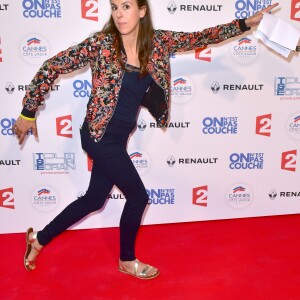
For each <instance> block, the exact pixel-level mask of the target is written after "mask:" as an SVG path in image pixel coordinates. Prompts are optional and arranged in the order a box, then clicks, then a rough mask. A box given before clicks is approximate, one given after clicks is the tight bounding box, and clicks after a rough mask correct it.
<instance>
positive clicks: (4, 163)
mask: <svg viewBox="0 0 300 300" xmlns="http://www.w3.org/2000/svg"><path fill="white" fill-rule="evenodd" d="M20 161H21V160H20V159H5V160H1V159H0V166H19V165H20Z"/></svg>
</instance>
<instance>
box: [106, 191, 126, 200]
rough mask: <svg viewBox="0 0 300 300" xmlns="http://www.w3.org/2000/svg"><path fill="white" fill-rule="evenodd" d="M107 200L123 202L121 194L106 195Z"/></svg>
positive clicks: (123, 198)
mask: <svg viewBox="0 0 300 300" xmlns="http://www.w3.org/2000/svg"><path fill="white" fill-rule="evenodd" d="M107 199H114V200H125V197H124V195H123V194H122V193H111V194H109V195H108V197H107Z"/></svg>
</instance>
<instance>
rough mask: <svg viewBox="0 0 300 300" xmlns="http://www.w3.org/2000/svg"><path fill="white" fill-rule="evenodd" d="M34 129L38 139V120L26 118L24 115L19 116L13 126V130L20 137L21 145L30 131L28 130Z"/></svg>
mask: <svg viewBox="0 0 300 300" xmlns="http://www.w3.org/2000/svg"><path fill="white" fill-rule="evenodd" d="M30 129H31V130H32V132H33V134H34V136H35V138H36V139H38V132H37V126H36V121H35V120H34V121H30V120H25V119H23V118H22V117H19V118H18V119H17V121H16V123H15V124H14V125H13V127H12V131H13V132H14V133H15V135H16V136H17V138H18V139H19V145H21V144H22V143H23V141H24V138H25V136H26V134H27V132H28V130H30Z"/></svg>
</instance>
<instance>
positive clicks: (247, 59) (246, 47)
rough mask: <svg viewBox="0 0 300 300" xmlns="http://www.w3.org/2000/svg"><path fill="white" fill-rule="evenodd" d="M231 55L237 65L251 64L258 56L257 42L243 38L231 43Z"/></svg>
mask: <svg viewBox="0 0 300 300" xmlns="http://www.w3.org/2000/svg"><path fill="white" fill-rule="evenodd" d="M231 55H232V57H233V58H234V60H235V61H237V62H238V63H241V64H249V63H252V62H253V61H254V60H255V59H256V57H257V55H258V42H257V40H255V39H253V38H251V39H250V38H249V37H243V38H241V39H240V40H238V41H237V42H233V43H232V46H231Z"/></svg>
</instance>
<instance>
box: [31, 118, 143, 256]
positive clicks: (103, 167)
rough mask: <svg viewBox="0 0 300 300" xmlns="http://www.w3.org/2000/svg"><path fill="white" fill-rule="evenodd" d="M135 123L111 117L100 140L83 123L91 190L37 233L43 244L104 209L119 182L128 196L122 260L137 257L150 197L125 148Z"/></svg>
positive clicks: (121, 224) (122, 224)
mask: <svg viewBox="0 0 300 300" xmlns="http://www.w3.org/2000/svg"><path fill="white" fill-rule="evenodd" d="M135 125H136V124H135V123H127V122H124V121H120V120H117V119H114V118H112V120H111V121H110V123H109V124H108V126H107V129H106V132H105V134H104V136H103V138H102V139H101V141H100V142H98V143H97V142H94V141H93V140H92V139H91V137H90V135H89V132H88V126H87V123H86V122H84V124H83V126H82V129H81V143H82V148H83V150H85V151H86V152H87V153H88V155H89V156H90V157H91V158H92V159H93V168H92V172H91V179H90V184H89V187H88V190H87V192H86V194H85V195H84V196H82V197H79V198H78V199H77V200H75V201H74V202H72V203H71V204H69V205H68V206H67V207H66V208H65V209H64V210H63V211H62V212H61V213H60V214H59V215H58V216H56V217H55V218H54V219H53V220H52V221H51V222H50V223H49V224H48V225H47V226H46V227H45V228H44V229H43V230H42V231H39V232H38V236H37V238H38V241H39V243H40V244H41V245H47V244H48V243H49V242H50V241H51V240H52V239H53V238H54V237H56V236H57V235H59V234H60V233H61V232H63V231H64V230H66V229H67V228H69V227H70V226H71V225H73V224H74V223H76V222H78V221H79V220H81V219H82V218H83V217H85V216H86V215H88V214H89V213H91V212H93V211H96V210H99V209H101V207H102V206H103V205H104V203H105V201H106V199H107V197H108V195H109V193H110V191H111V189H112V187H113V186H114V185H116V186H117V187H118V188H119V189H120V191H121V192H122V193H123V194H124V196H125V198H126V202H125V206H124V209H123V212H122V215H121V219H120V259H121V260H134V259H135V258H136V257H135V240H136V235H137V232H138V229H139V227H140V223H141V219H142V216H143V212H144V210H145V207H146V205H147V202H148V198H149V197H148V195H147V192H146V189H145V187H144V184H143V182H142V180H141V178H140V176H139V174H138V172H137V171H136V169H135V167H134V165H133V163H132V161H131V159H130V157H129V155H128V153H127V151H126V146H127V141H128V137H129V134H130V133H131V131H132V130H133V129H134V127H135Z"/></svg>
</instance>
